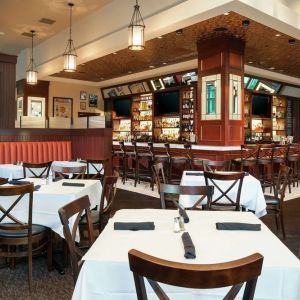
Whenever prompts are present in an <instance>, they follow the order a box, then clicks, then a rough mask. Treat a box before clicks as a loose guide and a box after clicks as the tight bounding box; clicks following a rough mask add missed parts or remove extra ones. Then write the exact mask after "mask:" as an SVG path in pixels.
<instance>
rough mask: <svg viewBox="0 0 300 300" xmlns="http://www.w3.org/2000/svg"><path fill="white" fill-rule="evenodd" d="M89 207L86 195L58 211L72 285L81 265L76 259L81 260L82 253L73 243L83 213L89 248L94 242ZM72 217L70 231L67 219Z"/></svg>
mask: <svg viewBox="0 0 300 300" xmlns="http://www.w3.org/2000/svg"><path fill="white" fill-rule="evenodd" d="M90 205H91V204H90V200H89V197H88V196H87V195H86V196H83V197H81V198H79V199H77V200H74V201H72V202H70V203H68V204H67V205H65V206H63V207H61V208H60V209H59V210H58V214H59V217H60V220H61V223H62V225H63V228H64V236H65V239H66V242H67V245H68V248H69V252H70V260H71V267H72V273H73V280H74V284H75V283H76V280H77V277H78V274H79V271H80V267H81V265H82V263H83V262H82V261H79V262H78V257H79V258H81V257H82V256H83V252H82V250H81V249H79V247H78V246H77V245H76V243H75V238H76V231H77V229H78V224H79V221H80V218H81V215H82V213H83V212H84V213H85V215H86V219H87V229H88V241H89V246H91V245H92V244H93V242H94V233H93V225H92V217H91V211H90ZM74 216H76V219H75V221H74V222H72V223H73V224H74V225H73V228H72V229H70V226H69V219H70V218H72V217H74ZM71 230H72V231H71Z"/></svg>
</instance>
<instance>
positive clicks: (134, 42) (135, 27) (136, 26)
mask: <svg viewBox="0 0 300 300" xmlns="http://www.w3.org/2000/svg"><path fill="white" fill-rule="evenodd" d="M144 30H145V24H144V21H143V18H142V15H141V12H140V6H139V4H138V0H136V4H135V6H134V11H133V15H132V18H131V21H130V24H129V26H128V48H129V49H130V50H135V51H138V50H143V49H144V48H145V39H144Z"/></svg>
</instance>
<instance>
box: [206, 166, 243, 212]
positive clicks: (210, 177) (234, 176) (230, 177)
mask: <svg viewBox="0 0 300 300" xmlns="http://www.w3.org/2000/svg"><path fill="white" fill-rule="evenodd" d="M244 176H245V173H244V172H228V173H226V172H206V171H204V178H205V184H206V185H213V186H214V187H215V191H219V192H220V196H218V197H214V199H213V200H212V201H211V203H210V205H209V206H208V209H216V208H221V207H223V208H227V209H234V210H240V198H241V191H242V185H243V180H244ZM216 181H231V182H229V184H228V185H226V187H220V186H223V185H224V183H222V182H216ZM236 186H237V189H236V191H235V192H234V193H232V192H233V189H234V187H236ZM233 196H235V199H234V197H233Z"/></svg>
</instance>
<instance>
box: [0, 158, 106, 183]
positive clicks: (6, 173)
mask: <svg viewBox="0 0 300 300" xmlns="http://www.w3.org/2000/svg"><path fill="white" fill-rule="evenodd" d="M86 165H87V164H86V163H84V162H77V161H53V162H52V166H59V167H69V168H70V167H81V166H86ZM95 166H96V167H97V168H100V164H95ZM41 170H42V169H41ZM89 171H90V174H96V170H95V169H94V168H93V167H90V169H89ZM39 173H40V172H39V171H38V170H37V174H39ZM103 173H104V170H102V172H101V174H103ZM31 176H33V174H32V173H31V172H30V171H29V170H26V177H31ZM0 177H2V178H12V179H15V178H23V177H24V176H23V167H22V166H21V165H14V164H3V165H0Z"/></svg>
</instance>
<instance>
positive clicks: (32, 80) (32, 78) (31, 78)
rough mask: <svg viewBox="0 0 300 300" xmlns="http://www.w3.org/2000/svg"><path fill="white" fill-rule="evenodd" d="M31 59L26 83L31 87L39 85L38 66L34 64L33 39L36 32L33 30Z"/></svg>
mask: <svg viewBox="0 0 300 300" xmlns="http://www.w3.org/2000/svg"><path fill="white" fill-rule="evenodd" d="M30 32H31V58H30V63H29V65H28V67H27V70H26V82H27V84H30V85H36V84H37V73H38V72H37V70H36V66H35V64H34V60H33V37H34V33H35V31H34V30H31V31H30Z"/></svg>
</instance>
